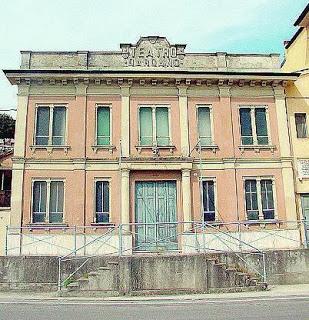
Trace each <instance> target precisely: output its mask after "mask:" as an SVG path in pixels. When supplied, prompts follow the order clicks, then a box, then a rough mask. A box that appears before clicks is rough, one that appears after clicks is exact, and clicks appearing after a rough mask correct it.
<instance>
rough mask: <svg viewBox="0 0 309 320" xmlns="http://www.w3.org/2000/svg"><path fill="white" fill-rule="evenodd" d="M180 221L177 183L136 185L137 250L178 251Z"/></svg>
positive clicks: (153, 182)
mask: <svg viewBox="0 0 309 320" xmlns="http://www.w3.org/2000/svg"><path fill="white" fill-rule="evenodd" d="M176 217H177V214H176V181H147V182H144V181H140V182H136V184H135V222H136V223H137V225H136V238H135V239H136V241H135V247H136V250H140V251H154V250H160V249H168V250H171V249H177V235H176V233H177V231H176V230H177V225H176Z"/></svg>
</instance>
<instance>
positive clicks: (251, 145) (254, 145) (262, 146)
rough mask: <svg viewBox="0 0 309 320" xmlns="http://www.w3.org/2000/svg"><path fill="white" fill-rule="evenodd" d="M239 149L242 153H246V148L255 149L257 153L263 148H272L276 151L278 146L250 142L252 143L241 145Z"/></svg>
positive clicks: (271, 149)
mask: <svg viewBox="0 0 309 320" xmlns="http://www.w3.org/2000/svg"><path fill="white" fill-rule="evenodd" d="M239 149H240V151H241V153H244V151H245V150H254V151H255V152H256V153H259V152H260V151H261V150H270V151H271V152H272V153H274V151H275V149H276V146H275V145H257V144H250V145H240V146H239Z"/></svg>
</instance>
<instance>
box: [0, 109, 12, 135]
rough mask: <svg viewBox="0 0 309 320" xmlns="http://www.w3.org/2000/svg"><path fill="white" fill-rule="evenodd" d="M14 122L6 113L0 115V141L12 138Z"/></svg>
mask: <svg viewBox="0 0 309 320" xmlns="http://www.w3.org/2000/svg"><path fill="white" fill-rule="evenodd" d="M14 132H15V120H14V119H13V118H12V117H11V116H10V115H9V114H6V113H1V114H0V139H4V138H14Z"/></svg>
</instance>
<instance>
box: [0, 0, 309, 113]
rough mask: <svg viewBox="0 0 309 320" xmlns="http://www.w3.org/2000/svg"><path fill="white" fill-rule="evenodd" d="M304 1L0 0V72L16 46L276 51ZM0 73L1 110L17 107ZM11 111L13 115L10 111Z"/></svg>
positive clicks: (11, 65) (13, 63) (14, 61)
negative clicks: (149, 39) (148, 42)
mask: <svg viewBox="0 0 309 320" xmlns="http://www.w3.org/2000/svg"><path fill="white" fill-rule="evenodd" d="M307 2H308V0H152V1H147V0H128V1H125V0H88V1H85V0H0V39H1V44H0V69H16V68H19V65H20V51H21V50H38V51H39V50H42V51H46V50H59V51H75V50H119V44H120V43H135V42H136V41H137V40H138V39H139V37H140V36H148V35H159V36H166V37H167V39H168V40H169V41H170V43H184V44H187V47H186V52H217V51H219V52H221V51H224V52H233V53H240V52H244V53H272V52H276V53H280V54H282V58H283V51H284V50H283V41H284V40H289V39H290V38H291V37H292V36H293V34H294V33H295V32H296V30H297V29H296V27H294V26H293V23H294V22H295V20H296V18H297V17H298V15H299V14H300V13H301V11H302V10H303V9H304V8H305V6H306V4H307ZM16 92H17V90H16V87H13V86H11V85H10V84H9V82H8V80H7V79H6V78H5V76H4V74H3V73H2V72H1V71H0V111H1V110H3V109H11V108H16V103H17V98H16ZM11 114H12V115H13V116H14V112H13V113H11Z"/></svg>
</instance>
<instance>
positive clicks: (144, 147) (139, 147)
mask: <svg viewBox="0 0 309 320" xmlns="http://www.w3.org/2000/svg"><path fill="white" fill-rule="evenodd" d="M135 148H136V150H137V151H138V153H141V152H142V150H152V152H153V153H154V154H156V150H169V151H170V153H173V152H174V150H175V149H176V147H175V146H174V145H169V146H141V145H137V146H135Z"/></svg>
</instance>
